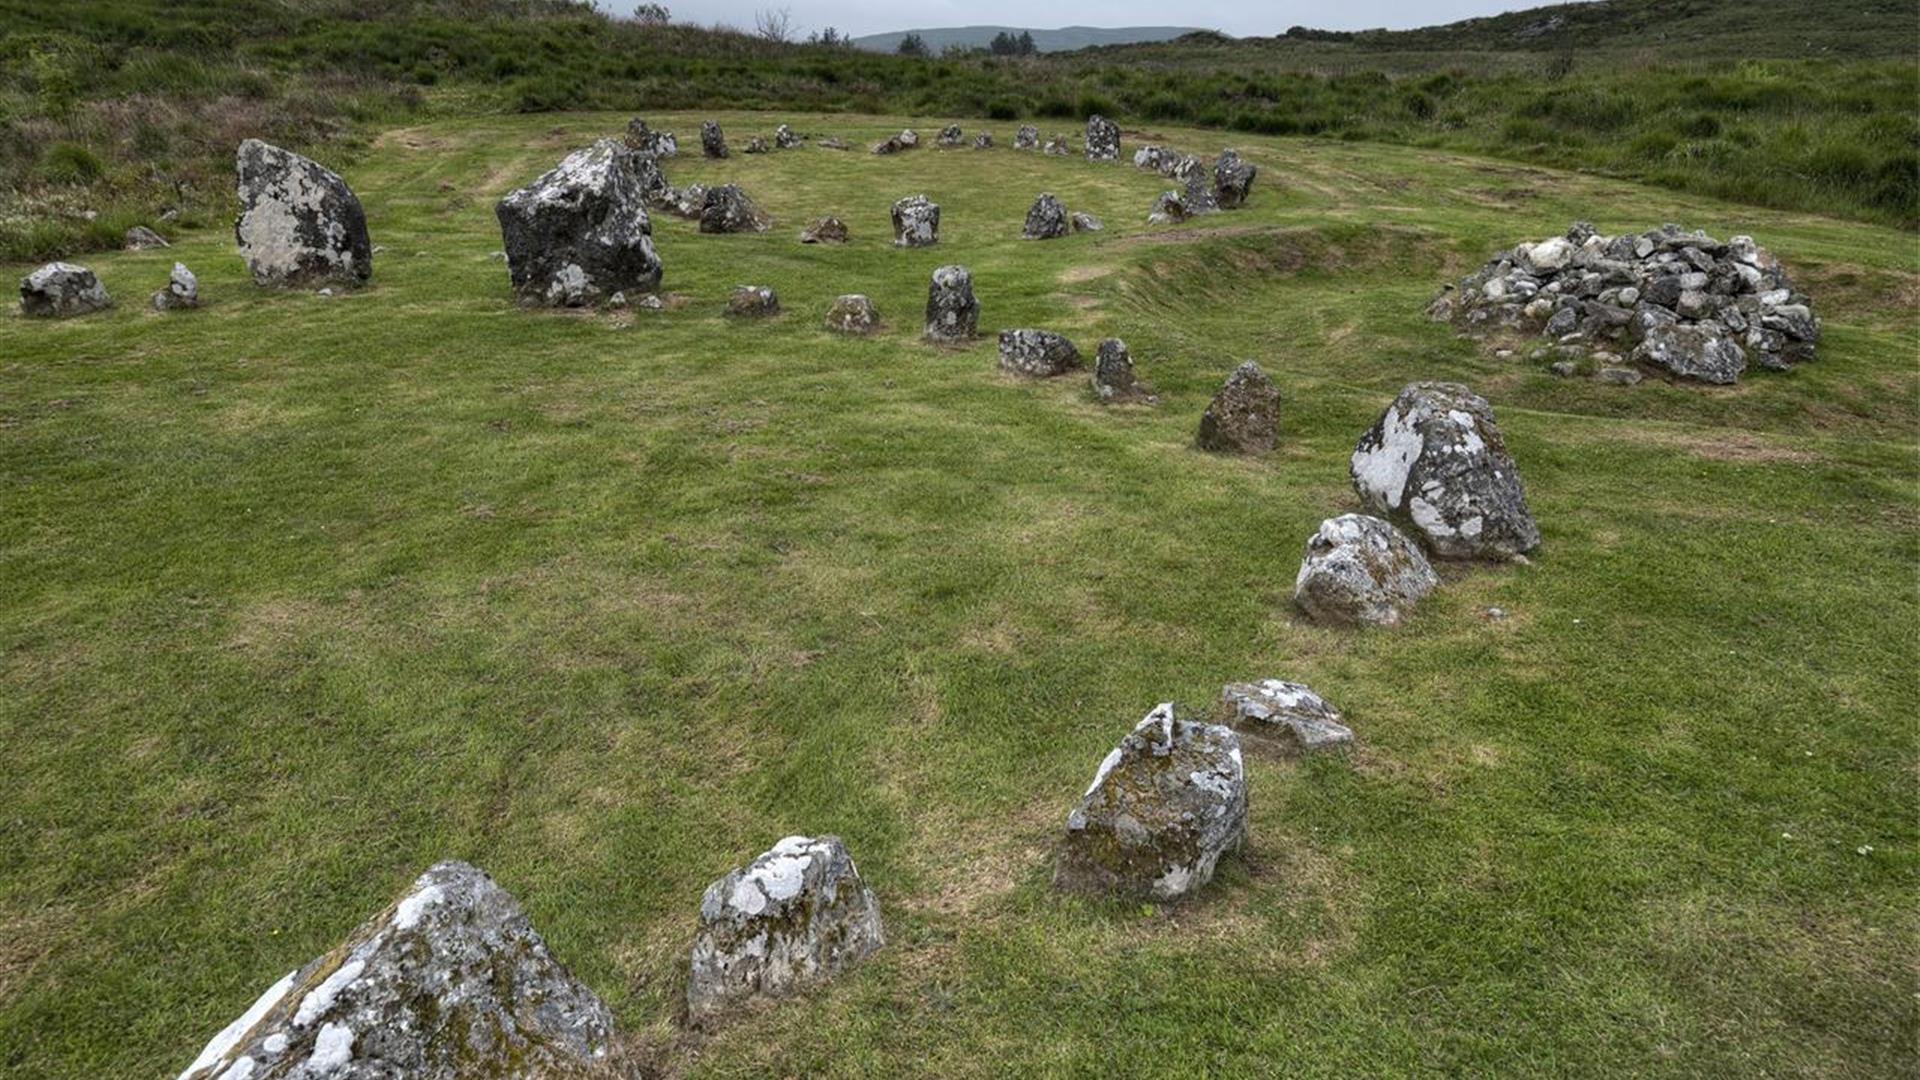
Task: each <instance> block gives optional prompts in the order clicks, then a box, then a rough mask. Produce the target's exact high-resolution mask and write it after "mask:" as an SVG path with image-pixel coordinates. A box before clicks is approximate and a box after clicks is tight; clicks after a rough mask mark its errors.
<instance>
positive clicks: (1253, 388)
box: [1195, 360, 1280, 454]
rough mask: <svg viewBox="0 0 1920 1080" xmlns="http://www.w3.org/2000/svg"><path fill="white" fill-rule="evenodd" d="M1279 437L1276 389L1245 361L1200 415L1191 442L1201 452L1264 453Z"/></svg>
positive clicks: (1277, 391)
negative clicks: (1196, 431)
mask: <svg viewBox="0 0 1920 1080" xmlns="http://www.w3.org/2000/svg"><path fill="white" fill-rule="evenodd" d="M1279 434H1280V388H1279V387H1277V386H1275V385H1273V380H1272V379H1270V378H1268V377H1267V373H1266V372H1264V371H1262V370H1260V365H1259V364H1256V363H1254V362H1253V361H1251V360H1249V361H1247V362H1246V363H1244V364H1241V365H1240V366H1239V367H1237V368H1235V369H1234V371H1233V374H1231V375H1229V376H1227V381H1226V385H1224V386H1222V387H1221V388H1220V392H1219V393H1217V394H1215V395H1214V396H1213V401H1212V403H1211V404H1209V405H1208V406H1207V411H1206V412H1204V413H1202V414H1200V433H1199V435H1198V436H1196V438H1195V443H1196V445H1198V446H1199V447H1200V449H1202V450H1214V451H1218V452H1222V453H1229V454H1264V453H1266V452H1267V451H1269V450H1271V449H1273V442H1274V439H1276V438H1277V437H1279Z"/></svg>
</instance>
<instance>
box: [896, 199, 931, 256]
mask: <svg viewBox="0 0 1920 1080" xmlns="http://www.w3.org/2000/svg"><path fill="white" fill-rule="evenodd" d="M939 241H940V204H939V203H937V202H934V201H933V200H931V199H929V198H927V197H926V196H925V195H909V196H907V197H906V198H904V199H901V200H900V201H899V202H897V203H894V204H893V245H894V246H895V247H905V248H918V247H932V246H933V245H934V244H936V243H938V242H939Z"/></svg>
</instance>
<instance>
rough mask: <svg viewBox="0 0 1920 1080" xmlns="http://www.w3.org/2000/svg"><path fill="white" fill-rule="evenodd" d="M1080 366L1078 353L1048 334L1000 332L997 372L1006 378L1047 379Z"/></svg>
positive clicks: (1042, 331) (1033, 331)
mask: <svg viewBox="0 0 1920 1080" xmlns="http://www.w3.org/2000/svg"><path fill="white" fill-rule="evenodd" d="M1079 366H1080V350H1079V349H1076V348H1074V346H1073V342H1071V341H1069V340H1067V338H1066V337H1065V336H1064V335H1062V334H1056V333H1054V332H1053V331H1051V330H1002V331H1000V370H1001V371H1004V372H1006V373H1007V374H1009V375H1024V376H1026V377H1028V378H1031V379H1047V378H1052V377H1053V376H1055V375H1065V374H1066V373H1067V372H1069V371H1072V370H1073V369H1074V368H1077V367H1079Z"/></svg>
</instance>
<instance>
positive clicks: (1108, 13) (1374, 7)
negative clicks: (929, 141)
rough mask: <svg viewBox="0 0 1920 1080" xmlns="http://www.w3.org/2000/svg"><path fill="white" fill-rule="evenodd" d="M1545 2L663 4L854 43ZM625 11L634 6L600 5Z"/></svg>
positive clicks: (1347, 18)
mask: <svg viewBox="0 0 1920 1080" xmlns="http://www.w3.org/2000/svg"><path fill="white" fill-rule="evenodd" d="M1550 2H1552V0H1343V2H1341V3H1326V2H1324V0H1322V2H1318V3H1314V2H1308V0H1183V2H1181V3H1174V4H1169V3H1167V2H1166V0H1051V2H1049V3H1044V4H1036V3H1034V2H1033V0H915V2H914V3H911V4H904V3H901V2H900V0H666V4H667V7H668V8H669V9H670V10H671V11H672V12H673V19H674V21H675V22H683V23H685V22H691V23H703V24H705V23H714V22H727V23H731V24H732V25H734V26H737V27H740V28H742V29H748V28H751V27H752V26H753V16H754V13H755V12H757V11H760V10H761V9H763V8H782V7H784V8H787V9H789V10H790V11H791V13H792V16H793V25H794V29H795V30H796V31H797V32H798V35H799V36H805V35H806V34H807V33H809V32H811V31H815V30H819V29H820V28H821V27H825V26H831V27H833V28H835V29H837V30H840V31H842V32H843V33H848V34H852V35H854V36H856V37H857V36H859V35H862V34H877V33H881V32H884V31H887V30H910V29H913V28H915V27H930V26H980V25H987V26H1028V27H1037V28H1045V29H1052V28H1054V27H1058V26H1199V27H1206V28H1208V29H1213V30H1224V31H1226V32H1227V33H1229V34H1238V35H1243V36H1244V35H1251V34H1261V35H1271V34H1278V33H1280V32H1281V31H1283V30H1285V29H1286V28H1287V27H1289V26H1311V27H1314V28H1316V29H1320V30H1366V29H1371V28H1373V27H1376V26H1385V27H1389V28H1392V29H1396V30H1404V29H1407V28H1409V27H1414V26H1434V25H1437V24H1439V23H1449V22H1454V21H1456V20H1459V19H1467V18H1472V17H1473V16H1475V15H1493V14H1497V13H1499V12H1502V11H1518V10H1521V9H1523V8H1530V7H1539V6H1541V5H1542V4H1544V3H1550ZM600 6H601V7H603V8H606V9H608V10H617V11H631V10H632V9H633V6H634V5H633V0H600Z"/></svg>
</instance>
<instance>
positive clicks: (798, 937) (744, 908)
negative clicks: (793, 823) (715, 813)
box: [687, 836, 885, 1027]
mask: <svg viewBox="0 0 1920 1080" xmlns="http://www.w3.org/2000/svg"><path fill="white" fill-rule="evenodd" d="M884 943H885V935H884V932H883V931H882V929H881V925H880V904H879V901H877V900H875V899H874V895H873V892H872V890H870V889H868V888H867V886H866V883H865V882H863V881H862V880H861V879H860V871H859V869H858V868H857V867H855V866H854V865H853V859H852V857H851V856H849V855H848V854H847V849H846V846H845V845H844V844H842V843H841V842H840V838H839V837H835V836H823V837H819V838H817V839H816V838H814V837H808V836H789V837H786V838H785V839H783V840H781V841H780V842H779V843H777V844H775V845H773V847H772V849H771V850H769V851H767V852H766V853H765V854H764V855H761V856H760V857H759V858H757V859H755V860H753V862H751V863H749V864H748V865H746V866H744V867H738V868H735V869H734V870H731V871H729V872H728V873H727V875H726V876H725V877H722V878H720V879H719V880H718V881H715V882H714V883H713V884H711V885H709V886H707V891H706V895H704V896H703V897H701V898H700V931H699V934H698V935H697V936H696V937H695V938H694V941H693V952H692V954H691V956H690V957H689V960H688V979H687V1018H688V1020H689V1021H690V1022H691V1023H692V1024H693V1025H694V1026H696V1027H702V1026H706V1025H708V1024H710V1023H712V1022H713V1021H715V1020H717V1019H720V1018H721V1017H722V1016H724V1015H725V1014H726V1013H727V1012H729V1011H730V1010H732V1009H734V1008H736V1007H738V1006H739V1005H741V1004H743V1003H744V1002H746V1001H748V1000H751V999H753V998H759V997H783V996H786V995H788V994H792V993H795V992H798V991H800V990H802V989H804V988H806V987H807V986H809V985H810V984H814V983H818V982H820V981H822V980H825V979H828V978H831V977H833V976H835V975H838V974H840V973H841V972H842V971H845V970H847V969H848V968H851V967H853V966H854V965H855V964H858V963H859V962H860V961H862V960H864V959H866V958H867V956H869V955H870V954H872V953H873V951H874V950H875V949H878V948H880V946H881V945H883V944H884Z"/></svg>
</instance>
